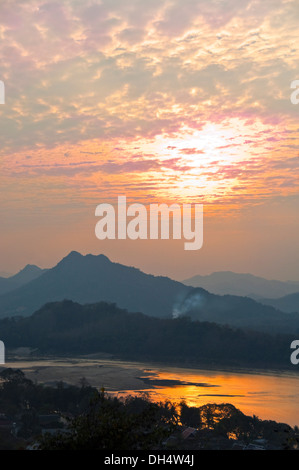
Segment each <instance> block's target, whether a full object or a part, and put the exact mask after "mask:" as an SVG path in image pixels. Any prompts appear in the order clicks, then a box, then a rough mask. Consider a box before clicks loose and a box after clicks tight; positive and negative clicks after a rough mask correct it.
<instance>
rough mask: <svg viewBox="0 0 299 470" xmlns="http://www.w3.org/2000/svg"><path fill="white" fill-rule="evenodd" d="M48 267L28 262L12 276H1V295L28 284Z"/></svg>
mask: <svg viewBox="0 0 299 470" xmlns="http://www.w3.org/2000/svg"><path fill="white" fill-rule="evenodd" d="M46 271H47V270H46V269H41V268H39V267H38V266H34V265H31V264H28V265H27V266H25V268H24V269H22V270H21V271H20V272H18V273H17V274H15V275H14V276H10V277H0V295H1V294H5V293H6V292H10V291H12V290H14V289H17V288H18V287H20V286H22V285H24V284H27V283H28V282H30V281H32V280H33V279H36V278H38V277H39V276H40V275H41V274H43V273H44V272H46Z"/></svg>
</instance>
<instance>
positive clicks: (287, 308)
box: [261, 292, 299, 313]
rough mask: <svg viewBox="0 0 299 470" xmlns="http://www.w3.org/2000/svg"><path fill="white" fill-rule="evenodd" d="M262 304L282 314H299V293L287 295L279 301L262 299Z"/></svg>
mask: <svg viewBox="0 0 299 470" xmlns="http://www.w3.org/2000/svg"><path fill="white" fill-rule="evenodd" d="M261 302H262V303H263V304H265V305H271V306H273V307H274V308H277V309H279V310H281V311H282V312H286V313H292V312H299V292H296V293H295V294H290V295H285V296H284V297H280V298H279V299H261Z"/></svg>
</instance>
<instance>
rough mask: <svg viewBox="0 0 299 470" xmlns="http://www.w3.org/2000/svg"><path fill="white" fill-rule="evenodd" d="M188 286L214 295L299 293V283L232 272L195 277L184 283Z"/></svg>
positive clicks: (275, 296)
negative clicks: (200, 288) (199, 288)
mask: <svg viewBox="0 0 299 470" xmlns="http://www.w3.org/2000/svg"><path fill="white" fill-rule="evenodd" d="M183 282H184V284H186V285H187V286H192V287H202V288H203V289H206V290H208V291H209V292H211V293H213V294H218V295H226V294H230V295H241V296H247V297H252V298H254V299H257V300H258V299H260V298H271V299H275V298H279V297H283V296H285V295H288V294H293V293H295V292H298V291H299V282H295V281H286V282H284V281H276V280H268V279H264V278H262V277H259V276H254V275H252V274H247V273H246V274H245V273H235V272H232V271H218V272H214V273H212V274H209V275H207V276H201V275H198V276H193V277H191V278H189V279H186V280H185V281H183Z"/></svg>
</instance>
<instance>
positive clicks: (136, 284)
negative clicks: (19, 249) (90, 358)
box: [0, 252, 299, 333]
mask: <svg viewBox="0 0 299 470" xmlns="http://www.w3.org/2000/svg"><path fill="white" fill-rule="evenodd" d="M65 299H68V300H72V301H74V302H79V303H81V304H86V303H96V302H100V301H105V302H112V303H116V304H117V305H118V306H119V307H120V308H124V309H127V310H128V311H130V312H142V313H144V314H146V315H149V316H153V317H158V318H172V317H173V316H191V317H192V318H193V319H195V320H200V321H202V320H203V321H211V322H217V323H221V324H227V325H231V326H233V327H242V328H250V329H252V330H257V329H258V330H260V331H266V332H271V333H273V332H274V333H280V332H290V331H291V332H295V331H297V330H298V331H299V315H298V314H295V315H292V316H289V315H288V316H286V315H285V314H284V313H282V312H279V311H277V310H276V309H275V308H273V307H271V306H267V305H262V304H260V303H258V302H256V301H254V300H252V299H250V298H246V297H240V296H229V295H227V296H219V295H215V294H211V293H209V292H208V291H206V290H204V289H201V288H196V289H195V288H193V287H187V286H186V285H184V284H182V283H180V282H177V281H174V280H172V279H169V278H167V277H161V276H153V275H150V274H145V273H143V272H142V271H140V270H139V269H136V268H133V267H129V266H124V265H121V264H119V263H113V262H111V261H110V260H109V259H108V258H107V257H106V256H104V255H98V256H94V255H86V256H83V255H81V254H79V253H77V252H72V253H70V254H69V255H68V256H66V257H65V258H63V259H62V260H61V261H60V262H59V263H58V264H57V265H56V266H55V267H53V268H52V269H49V270H47V271H46V272H45V273H43V274H42V275H40V276H39V277H38V278H37V279H34V280H32V281H31V282H29V283H27V284H25V285H23V286H22V287H20V288H18V289H15V290H14V291H12V292H9V293H6V294H4V295H1V296H0V318H4V317H9V316H16V315H22V316H28V315H31V314H32V313H33V312H34V311H36V310H38V309H39V308H41V307H42V306H43V305H44V304H45V303H47V302H53V301H62V300H65Z"/></svg>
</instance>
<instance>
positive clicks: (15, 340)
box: [0, 301, 293, 369]
mask: <svg viewBox="0 0 299 470" xmlns="http://www.w3.org/2000/svg"><path fill="white" fill-rule="evenodd" d="M0 331H1V337H2V339H3V341H4V342H5V344H6V346H7V348H8V349H11V348H17V347H31V348H36V349H37V352H38V353H41V354H54V355H61V354H62V355H63V354H71V355H81V354H91V353H110V354H113V355H115V356H116V357H118V358H122V359H129V360H137V361H138V360H150V361H159V362H168V363H172V364H179V365H188V367H190V366H192V365H194V366H203V365H209V366H213V365H214V366H215V365H216V366H217V367H219V366H230V367H231V366H237V367H242V368H244V367H255V368H258V367H259V368H263V369H264V368H282V369H290V368H292V365H291V363H290V358H289V355H290V349H289V348H290V344H291V341H292V339H293V335H275V336H274V335H269V334H266V333H261V332H253V331H244V330H239V329H234V328H231V327H228V326H224V325H217V324H214V323H209V322H194V321H192V320H190V319H189V318H186V317H182V318H177V319H159V318H154V317H149V316H146V315H143V314H141V313H128V312H127V311H126V310H122V309H119V308H118V307H117V306H116V305H115V304H107V303H105V302H101V303H98V304H90V305H85V306H82V305H80V304H77V303H74V302H72V301H63V302H55V303H50V304H46V305H45V306H44V307H43V308H42V309H40V310H39V311H37V312H36V313H34V314H33V315H32V316H31V317H26V318H19V319H18V318H6V319H4V320H0Z"/></svg>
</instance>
